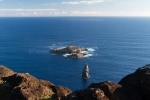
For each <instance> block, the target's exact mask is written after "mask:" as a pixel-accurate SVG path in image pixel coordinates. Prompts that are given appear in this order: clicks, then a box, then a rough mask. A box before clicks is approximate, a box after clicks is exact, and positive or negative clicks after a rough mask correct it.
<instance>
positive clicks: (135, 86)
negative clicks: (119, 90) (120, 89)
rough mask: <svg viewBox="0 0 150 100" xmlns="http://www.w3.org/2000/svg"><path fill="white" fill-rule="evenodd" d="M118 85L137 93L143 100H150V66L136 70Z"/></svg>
mask: <svg viewBox="0 0 150 100" xmlns="http://www.w3.org/2000/svg"><path fill="white" fill-rule="evenodd" d="M119 84H121V85H122V86H124V87H126V88H127V87H130V88H132V90H135V91H137V92H138V93H139V95H140V96H141V98H142V99H143V100H150V64H148V65H145V66H143V67H141V68H138V69H137V70H136V71H135V72H134V73H132V74H129V75H127V76H125V77H124V78H123V79H121V81H120V82H119ZM128 92H130V91H128Z"/></svg>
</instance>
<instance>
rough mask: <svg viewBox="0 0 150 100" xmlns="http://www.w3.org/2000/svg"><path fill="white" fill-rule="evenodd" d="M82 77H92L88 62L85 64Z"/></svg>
mask: <svg viewBox="0 0 150 100" xmlns="http://www.w3.org/2000/svg"><path fill="white" fill-rule="evenodd" d="M82 77H83V78H85V79H88V78H90V75H89V67H88V64H87V63H86V64H85V66H84V69H83V71H82Z"/></svg>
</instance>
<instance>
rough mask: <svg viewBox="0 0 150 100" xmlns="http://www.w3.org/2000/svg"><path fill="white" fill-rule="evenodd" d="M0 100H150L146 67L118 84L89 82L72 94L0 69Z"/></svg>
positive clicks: (41, 81)
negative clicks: (84, 87)
mask: <svg viewBox="0 0 150 100" xmlns="http://www.w3.org/2000/svg"><path fill="white" fill-rule="evenodd" d="M0 100H150V64H148V65H145V66H143V67H141V68H138V69H137V70H136V71H135V72H133V73H131V74H129V75H127V76H125V77H124V78H122V79H121V81H120V82H119V83H115V82H111V81H104V82H99V83H92V84H91V85H89V86H88V87H87V88H86V89H81V90H77V91H74V92H72V91H71V90H70V89H69V88H67V87H64V86H56V85H54V84H53V83H51V82H49V81H46V80H41V79H37V78H35V77H34V76H32V75H30V74H28V73H16V72H14V71H12V70H11V69H9V68H7V67H5V66H0Z"/></svg>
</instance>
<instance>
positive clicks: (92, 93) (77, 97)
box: [66, 88, 109, 100]
mask: <svg viewBox="0 0 150 100" xmlns="http://www.w3.org/2000/svg"><path fill="white" fill-rule="evenodd" d="M66 100H109V99H108V98H107V97H106V96H105V94H104V92H103V91H102V90H101V89H99V88H89V89H84V90H78V91H75V92H73V93H72V94H70V95H68V96H67V98H66Z"/></svg>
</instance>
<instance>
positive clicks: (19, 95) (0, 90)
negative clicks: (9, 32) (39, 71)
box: [0, 66, 71, 100]
mask: <svg viewBox="0 0 150 100" xmlns="http://www.w3.org/2000/svg"><path fill="white" fill-rule="evenodd" d="M0 69H3V70H2V71H3V73H2V75H4V76H3V77H2V78H1V79H0V100H45V99H54V100H55V99H56V100H57V99H63V98H64V97H65V96H66V95H68V94H70V93H71V90H70V89H68V88H66V87H62V86H55V85H54V84H52V83H51V82H48V81H45V80H40V79H37V78H35V77H34V76H32V75H30V74H28V73H15V72H13V71H11V70H9V69H8V68H6V67H4V66H0ZM5 71H6V72H5ZM7 73H8V75H7Z"/></svg>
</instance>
